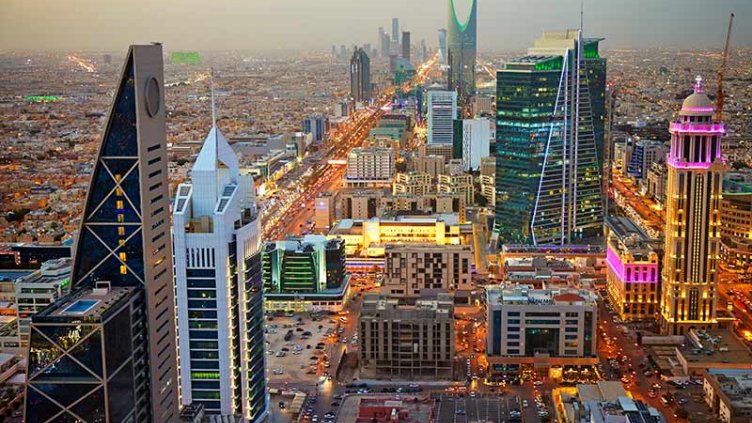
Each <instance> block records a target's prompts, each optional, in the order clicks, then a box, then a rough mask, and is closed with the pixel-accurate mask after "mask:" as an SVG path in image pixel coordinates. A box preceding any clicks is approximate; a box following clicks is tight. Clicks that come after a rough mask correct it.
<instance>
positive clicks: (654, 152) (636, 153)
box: [627, 140, 668, 179]
mask: <svg viewBox="0 0 752 423" xmlns="http://www.w3.org/2000/svg"><path fill="white" fill-rule="evenodd" d="M667 152H668V150H667V149H666V146H665V145H664V144H663V142H661V141H656V140H638V141H637V142H635V144H634V146H633V147H632V155H631V157H630V159H629V163H628V164H627V173H628V174H629V176H631V177H633V178H637V179H644V178H646V177H647V174H648V170H649V169H650V167H651V166H652V165H653V164H655V163H658V162H660V161H664V160H665V159H666V153H667Z"/></svg>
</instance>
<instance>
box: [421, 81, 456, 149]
mask: <svg viewBox="0 0 752 423" xmlns="http://www.w3.org/2000/svg"><path fill="white" fill-rule="evenodd" d="M427 101H428V103H427V110H428V123H427V127H428V144H444V145H449V146H450V148H451V145H452V140H453V139H454V120H455V119H457V93H456V92H454V91H429V92H428V99H427Z"/></svg>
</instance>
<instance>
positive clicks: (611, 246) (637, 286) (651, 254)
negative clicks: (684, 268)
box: [606, 216, 661, 322]
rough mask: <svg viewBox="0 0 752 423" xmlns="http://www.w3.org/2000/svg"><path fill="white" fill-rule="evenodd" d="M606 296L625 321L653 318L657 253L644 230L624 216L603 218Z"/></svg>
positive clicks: (657, 285) (658, 293) (656, 302)
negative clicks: (604, 219) (605, 240)
mask: <svg viewBox="0 0 752 423" xmlns="http://www.w3.org/2000/svg"><path fill="white" fill-rule="evenodd" d="M606 227H607V231H608V235H607V252H606V264H607V266H608V267H607V271H606V286H607V289H608V299H609V301H610V302H611V306H612V307H613V308H614V311H616V313H617V315H618V316H619V318H621V319H622V320H623V321H625V322H630V321H634V320H637V321H646V320H647V321H653V320H655V319H656V318H657V317H658V306H659V302H660V297H661V279H660V278H661V276H660V256H659V254H658V251H656V250H655V249H654V248H653V247H654V242H655V240H651V239H650V238H649V237H648V236H647V234H645V232H643V231H642V230H641V229H640V228H639V227H638V226H637V225H635V224H634V222H632V221H631V220H629V219H628V218H626V217H615V216H609V217H608V218H606Z"/></svg>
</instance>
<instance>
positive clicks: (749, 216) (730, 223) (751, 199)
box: [721, 192, 752, 271]
mask: <svg viewBox="0 0 752 423" xmlns="http://www.w3.org/2000/svg"><path fill="white" fill-rule="evenodd" d="M721 260H722V261H723V263H724V264H725V265H726V266H727V267H728V268H730V269H735V270H739V271H747V269H748V268H749V267H750V265H752V193H730V192H724V193H723V199H722V200H721Z"/></svg>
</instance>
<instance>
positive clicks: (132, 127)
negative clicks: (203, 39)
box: [24, 44, 179, 423]
mask: <svg viewBox="0 0 752 423" xmlns="http://www.w3.org/2000/svg"><path fill="white" fill-rule="evenodd" d="M162 57H163V55H162V46H161V45H158V44H153V45H143V46H131V48H130V49H129V50H128V54H127V56H126V60H125V65H124V66H123V69H122V73H121V77H120V80H119V83H118V85H117V89H116V92H115V97H114V99H113V105H112V108H111V110H110V113H109V116H108V118H107V121H106V122H107V123H106V125H105V131H104V135H103V137H102V142H101V146H100V150H99V154H98V155H97V159H96V163H95V164H94V170H93V174H92V178H91V185H90V187H89V190H88V193H87V196H86V202H85V204H84V207H83V216H82V218H81V226H80V230H79V232H78V238H77V240H76V246H75V249H74V255H73V256H74V259H73V267H72V271H71V293H70V294H68V295H65V296H63V297H62V298H60V299H59V300H57V301H56V302H55V303H53V304H52V305H51V306H50V307H47V308H45V309H44V310H42V311H41V312H39V313H37V314H36V315H34V316H33V317H32V323H31V333H30V340H29V344H30V347H29V355H28V357H29V359H28V372H27V375H28V379H27V380H28V382H27V385H26V396H25V397H26V400H25V401H26V403H25V417H24V419H25V421H28V422H46V421H75V420H85V421H99V422H113V423H114V422H123V421H153V422H165V423H167V422H173V421H177V419H178V416H179V414H178V386H177V385H178V377H177V360H176V358H175V354H176V350H177V348H176V345H175V342H176V339H177V337H176V334H175V320H174V319H175V313H174V310H175V299H174V287H173V279H172V261H171V260H170V259H171V257H172V243H171V242H170V228H169V221H170V216H169V210H170V204H169V193H168V189H167V187H168V181H167V148H166V140H165V107H164V95H163V93H164V90H163V63H162Z"/></svg>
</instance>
